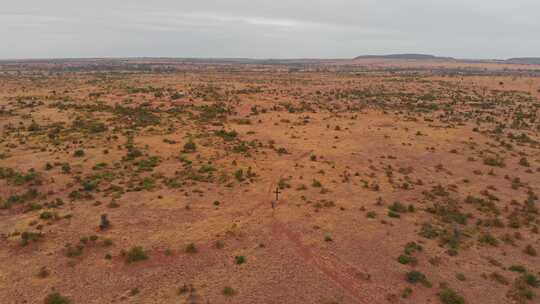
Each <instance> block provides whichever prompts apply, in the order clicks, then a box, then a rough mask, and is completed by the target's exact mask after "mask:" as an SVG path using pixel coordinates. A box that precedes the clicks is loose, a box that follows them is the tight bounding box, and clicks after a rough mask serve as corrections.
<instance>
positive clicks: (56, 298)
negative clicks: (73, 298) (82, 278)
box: [43, 292, 70, 304]
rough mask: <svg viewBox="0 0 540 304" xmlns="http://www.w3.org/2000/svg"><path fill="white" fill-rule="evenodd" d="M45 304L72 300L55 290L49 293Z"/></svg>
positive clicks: (67, 303)
mask: <svg viewBox="0 0 540 304" xmlns="http://www.w3.org/2000/svg"><path fill="white" fill-rule="evenodd" d="M43 303H44V304H69V303H70V301H69V299H68V298H66V297H64V296H62V295H60V293H58V292H55V293H51V294H50V295H48V296H47V297H46V298H45V300H44V301H43Z"/></svg>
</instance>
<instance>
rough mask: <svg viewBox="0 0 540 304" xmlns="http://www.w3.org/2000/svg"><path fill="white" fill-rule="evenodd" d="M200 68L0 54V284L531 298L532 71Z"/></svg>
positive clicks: (423, 298) (411, 298)
mask: <svg viewBox="0 0 540 304" xmlns="http://www.w3.org/2000/svg"><path fill="white" fill-rule="evenodd" d="M406 65H407V66H410V63H407V64H406ZM194 66H196V68H194V67H193V66H191V67H189V68H186V69H184V70H183V71H167V72H151V71H137V70H136V69H132V70H129V71H121V70H116V71H92V68H91V67H90V68H88V70H84V71H81V70H79V71H77V70H75V71H72V72H67V71H54V72H51V71H49V70H47V69H45V68H40V69H27V68H25V67H24V66H21V67H20V68H19V70H13V69H11V70H6V71H5V72H3V73H2V74H1V76H0V132H1V133H0V260H1V261H2V262H1V264H0V303H46V304H54V303H56V304H58V303H321V304H330V303H443V304H460V303H486V304H487V303H493V304H494V303H540V288H539V287H540V273H539V271H540V263H539V259H540V257H539V256H538V255H539V254H540V252H538V251H540V242H539V240H540V234H539V226H540V214H539V200H538V195H540V153H539V152H540V136H539V135H540V119H539V117H538V114H539V108H540V101H539V97H540V78H539V77H538V76H534V75H529V76H527V75H525V74H524V73H521V72H520V73H518V72H512V71H511V70H507V71H503V70H502V69H501V73H498V74H494V75H491V74H485V73H484V74H483V73H473V72H470V73H462V74H456V73H454V72H452V73H450V72H449V73H444V71H443V72H441V71H440V70H438V72H437V73H434V72H429V71H427V70H419V71H412V70H402V71H398V72H388V71H386V72H385V71H380V70H377V71H366V70H362V71H357V72H354V71H352V72H349V71H348V70H347V71H343V70H342V71H340V68H339V67H338V68H336V70H332V71H326V72H320V71H316V70H315V69H313V70H312V71H308V72H302V71H297V70H296V69H294V71H292V72H291V71H289V72H288V71H286V69H287V67H283V66H270V67H262V68H261V67H256V66H250V65H246V66H244V67H240V68H238V67H235V66H234V65H224V66H216V65H203V64H200V66H197V65H194ZM349 68H350V67H348V68H347V69H349ZM276 187H279V189H281V190H280V191H281V194H280V199H279V202H278V203H277V207H276V209H275V210H274V211H273V210H272V208H271V202H272V200H273V199H274V198H275V194H273V191H274V190H275V188H276Z"/></svg>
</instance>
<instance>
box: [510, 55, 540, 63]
mask: <svg viewBox="0 0 540 304" xmlns="http://www.w3.org/2000/svg"><path fill="white" fill-rule="evenodd" d="M505 61H506V62H508V63H519V64H540V57H519V58H510V59H507V60H505Z"/></svg>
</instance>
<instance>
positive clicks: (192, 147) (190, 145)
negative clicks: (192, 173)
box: [183, 138, 197, 153]
mask: <svg viewBox="0 0 540 304" xmlns="http://www.w3.org/2000/svg"><path fill="white" fill-rule="evenodd" d="M195 151H197V145H196V144H195V142H193V140H192V139H191V138H190V139H189V140H188V141H187V142H186V143H185V144H184V150H183V152H184V153H192V152H195Z"/></svg>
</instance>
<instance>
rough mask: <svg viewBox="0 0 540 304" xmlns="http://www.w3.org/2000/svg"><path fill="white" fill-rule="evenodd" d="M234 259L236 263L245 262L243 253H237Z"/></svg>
mask: <svg viewBox="0 0 540 304" xmlns="http://www.w3.org/2000/svg"><path fill="white" fill-rule="evenodd" d="M234 261H235V262H236V264H237V265H242V264H244V263H245V262H246V258H245V257H244V256H243V255H237V256H235V257H234Z"/></svg>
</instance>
